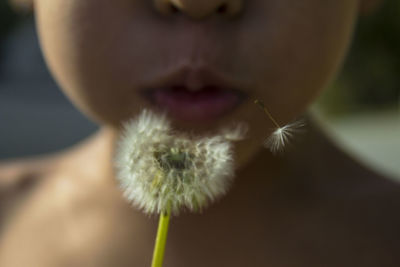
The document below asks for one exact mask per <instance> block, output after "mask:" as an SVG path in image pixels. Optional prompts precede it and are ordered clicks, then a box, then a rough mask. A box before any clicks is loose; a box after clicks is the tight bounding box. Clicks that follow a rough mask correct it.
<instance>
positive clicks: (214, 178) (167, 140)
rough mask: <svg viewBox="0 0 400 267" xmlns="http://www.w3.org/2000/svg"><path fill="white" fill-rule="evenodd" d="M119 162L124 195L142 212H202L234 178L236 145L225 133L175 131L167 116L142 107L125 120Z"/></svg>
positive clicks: (223, 191)
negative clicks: (195, 134) (200, 134)
mask: <svg viewBox="0 0 400 267" xmlns="http://www.w3.org/2000/svg"><path fill="white" fill-rule="evenodd" d="M231 136H234V137H235V138H236V139H239V134H238V131H236V132H232V135H231ZM115 165H116V169H117V180H118V181H119V183H120V186H121V188H122V190H123V192H124V196H125V198H126V199H127V200H128V201H129V202H130V203H132V204H133V205H135V206H138V207H139V208H140V209H142V210H143V211H144V212H146V213H166V212H167V210H170V211H171V212H172V213H173V214H174V215H177V214H178V213H179V211H180V210H181V209H188V210H190V211H200V210H202V208H204V207H206V206H207V205H208V204H209V203H211V202H212V201H213V200H215V199H216V198H218V197H220V196H222V195H223V194H225V193H226V191H227V189H228V187H229V185H230V183H231V181H232V177H233V157H232V144H231V142H230V141H229V140H228V138H225V135H217V136H212V137H203V138H194V137H192V136H188V135H186V134H183V133H177V132H174V131H173V130H172V128H171V125H170V123H169V121H168V120H167V118H166V117H165V115H155V114H154V113H152V112H150V111H147V110H144V111H143V112H142V113H141V115H140V116H139V117H138V118H137V119H136V120H131V121H130V122H128V123H127V124H126V125H125V127H124V133H123V135H122V138H121V139H120V141H119V144H118V149H117V153H116V157H115Z"/></svg>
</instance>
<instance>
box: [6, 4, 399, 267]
mask: <svg viewBox="0 0 400 267" xmlns="http://www.w3.org/2000/svg"><path fill="white" fill-rule="evenodd" d="M375 2H376V1H374V0H337V1H331V2H326V3H325V2H321V1H320V0H304V1H302V2H301V3H300V2H299V1H294V0H270V1H265V0H252V1H250V0H249V1H237V0H209V1H203V0H201V1H200V0H198V1H197V0H165V1H164V0H160V1H157V0H155V1H144V0H143V1H142V0H129V1H128V0H115V1H105V0H96V1H94V0H86V1H82V0H70V1H64V0H35V1H34V5H35V15H36V19H37V24H38V29H39V33H40V38H41V44H42V48H43V50H44V54H45V56H46V60H47V62H48V64H49V67H50V69H51V71H52V72H53V74H54V76H55V78H56V79H57V81H58V83H59V84H60V86H61V87H62V89H63V90H64V92H65V93H66V94H67V95H68V96H69V97H70V99H71V100H72V101H73V102H74V103H75V104H76V106H77V107H79V108H80V109H81V110H82V112H84V113H85V114H87V115H89V116H90V117H91V118H93V119H94V120H96V121H98V122H99V123H100V124H101V125H102V126H103V127H102V130H101V131H100V132H99V133H98V134H97V135H95V136H93V137H91V138H90V139H88V140H87V141H85V142H83V143H81V144H78V145H77V146H75V147H73V148H71V149H69V150H68V151H63V152H60V153H58V154H55V155H49V156H48V157H44V158H35V159H27V160H21V161H15V162H7V163H2V164H1V165H0V190H1V191H0V197H1V198H2V199H1V205H2V206H1V215H2V217H1V229H0V231H1V232H0V234H1V238H0V267H10V266H12V267H19V266H24V267H25V266H34V267H35V266H40V267H50V266H51V267H54V266H55V267H58V266H60V267H61V266H85V267H86V266H89V267H90V266H96V267H101V266H149V265H150V260H151V254H152V249H153V244H154V237H155V231H156V226H157V218H155V217H148V216H146V215H144V214H142V213H141V212H140V211H138V210H136V209H135V208H132V207H130V206H129V205H128V204H127V203H126V202H125V201H124V200H123V199H122V196H121V192H120V191H119V190H118V187H117V185H116V183H115V180H114V172H113V167H112V155H113V148H114V144H115V141H116V138H117V136H118V135H119V132H120V130H119V125H120V123H121V122H122V121H124V120H126V119H127V118H130V117H131V116H133V115H135V114H137V113H138V112H139V111H140V109H141V108H144V107H145V108H150V109H153V108H154V109H155V108H156V107H154V106H151V105H150V104H149V103H147V102H146V101H145V100H144V99H142V98H141V97H140V94H138V91H139V90H140V89H141V88H142V86H143V85H146V84H147V83H148V82H149V81H150V80H154V79H158V78H159V77H160V75H161V74H162V73H163V71H165V70H176V68H186V69H187V70H188V73H189V74H190V73H194V70H196V68H203V67H210V66H211V67H213V68H215V69H216V70H218V71H219V72H222V73H223V74H224V75H225V76H227V77H230V79H232V80H233V81H234V82H235V84H238V85H240V87H241V88H242V89H243V90H244V91H245V93H247V94H248V96H249V98H248V100H247V101H246V102H244V103H243V104H242V105H241V106H239V107H238V108H237V109H235V110H234V111H233V112H231V113H230V114H227V115H226V116H224V117H222V118H219V119H216V120H215V121H213V122H212V123H210V124H206V125H204V124H203V125H200V126H199V125H198V124H197V123H194V124H193V123H191V122H182V121H178V120H174V121H173V123H174V125H175V126H177V127H178V128H180V129H181V130H188V131H191V130H193V131H196V132H202V131H204V130H210V131H213V130H215V129H216V128H217V127H219V126H223V125H224V123H225V122H227V121H246V122H247V123H248V124H249V126H250V130H251V131H250V134H249V136H248V138H247V139H246V140H244V141H243V142H241V143H239V144H238V145H237V146H236V153H235V156H236V159H237V174H236V179H235V184H234V186H233V188H231V190H230V191H229V194H228V195H227V196H226V197H224V198H222V199H221V200H220V201H219V202H217V203H215V205H213V206H212V207H210V208H209V209H207V210H206V211H205V212H204V213H203V214H201V215H196V214H183V215H182V216H179V217H177V218H173V221H172V224H171V231H170V235H169V239H168V247H167V251H166V259H165V260H166V261H165V266H166V267H168V266H171V267H180V266H182V267H187V266H211V267H213V266H216V267H217V266H218V267H220V266H232V267H235V266H277V267H279V266H298V267H300V266H307V267H309V266H352V267H353V266H399V265H400V257H399V256H398V255H397V254H398V253H397V250H398V248H399V247H400V242H399V241H398V240H400V238H399V237H400V236H399V230H398V225H399V224H400V216H399V215H398V210H399V207H400V194H399V193H400V188H399V185H398V184H397V183H395V182H392V181H390V180H388V179H385V178H383V177H381V176H380V175H378V174H376V173H374V172H373V171H371V170H369V169H367V168H366V167H365V166H362V165H360V164H359V163H357V162H356V161H355V160H353V159H351V158H350V157H349V156H347V155H346V154H345V153H343V152H342V151H340V150H339V149H337V148H336V147H335V145H334V144H333V143H332V142H331V141H329V139H328V138H327V137H326V136H325V135H324V133H323V132H322V131H321V130H320V129H319V128H318V126H317V125H316V124H315V123H314V122H312V121H310V122H309V124H308V125H309V126H308V130H307V131H306V134H304V135H299V136H298V137H297V138H296V143H295V144H294V146H293V148H292V149H289V150H288V151H287V153H286V154H285V155H284V156H283V157H274V156H272V155H271V154H270V153H269V152H268V151H266V150H265V149H263V148H261V146H260V144H261V142H262V141H263V139H264V138H265V137H266V136H267V135H268V134H269V133H270V132H268V131H270V130H268V129H270V128H271V127H272V126H273V124H272V123H271V121H269V120H268V119H267V118H266V116H265V114H263V113H262V111H260V110H259V108H258V107H256V106H255V105H254V103H253V102H252V99H254V98H259V99H262V100H264V102H265V103H266V105H267V106H268V108H269V109H270V110H272V111H273V113H274V117H275V119H276V120H277V121H279V122H280V123H281V124H282V125H283V124H285V123H287V122H289V121H291V120H292V119H293V118H295V117H297V116H299V115H301V114H302V113H304V111H305V110H306V109H307V107H308V106H309V104H310V103H311V102H312V101H313V100H314V99H315V97H316V96H317V95H318V93H319V92H320V91H321V90H322V88H323V87H324V86H325V85H326V84H327V83H328V82H329V81H330V80H331V79H333V78H334V74H335V73H336V72H337V70H338V68H339V66H340V64H341V62H342V60H343V58H344V55H345V52H346V50H347V47H348V44H349V42H350V39H351V35H352V31H353V27H354V24H355V21H356V17H357V15H358V14H359V13H360V12H361V11H362V10H368V9H369V8H370V7H371V6H373V5H374V3H375ZM165 3H167V4H168V3H174V4H176V5H178V6H179V7H180V13H177V14H176V13H174V14H170V13H168V12H167V13H166V12H165V8H166V6H165V5H164V4H165ZM223 3H225V4H227V6H228V8H227V9H226V12H227V14H223V15H226V17H230V18H232V17H231V16H235V14H236V13H237V11H238V10H237V9H236V8H239V6H240V5H237V4H238V3H241V4H242V5H241V7H242V8H243V10H246V12H245V13H244V14H245V15H243V16H242V17H240V18H237V20H233V21H231V20H225V18H226V17H224V18H222V15H221V13H218V14H219V15H217V14H216V13H213V12H216V11H215V10H217V9H216V8H217V7H218V6H219V5H220V4H223ZM152 4H154V5H152ZM230 8H232V9H230ZM231 11H232V14H231V13H230V12H231ZM239 11H240V10H239ZM222 13H223V12H222ZM170 16H171V17H170ZM174 16H177V17H174ZM188 18H195V19H196V20H191V19H188ZM144 25H145V27H143V26H144ZM143 29H146V30H145V31H144V30H143ZM143 36H145V38H143ZM144 39H145V40H146V42H143V40H144ZM116 40H118V42H116ZM161 42H162V45H160V44H161ZM228 44H230V45H228ZM232 44H235V45H232ZM255 48H257V49H255ZM272 66H273V67H272ZM174 68H175V69H174ZM193 77H194V76H190V75H189V79H192V78H193ZM195 78H196V77H195ZM191 82H193V80H192V81H191ZM195 82H196V81H195Z"/></svg>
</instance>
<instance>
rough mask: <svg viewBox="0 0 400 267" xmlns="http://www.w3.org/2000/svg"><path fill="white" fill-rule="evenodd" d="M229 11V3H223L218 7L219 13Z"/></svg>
mask: <svg viewBox="0 0 400 267" xmlns="http://www.w3.org/2000/svg"><path fill="white" fill-rule="evenodd" d="M227 11H228V5H227V4H221V5H220V6H219V7H218V8H217V13H219V14H224V13H226V12H227Z"/></svg>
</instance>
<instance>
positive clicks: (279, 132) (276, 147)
mask: <svg viewBox="0 0 400 267" xmlns="http://www.w3.org/2000/svg"><path fill="white" fill-rule="evenodd" d="M255 104H257V105H259V106H260V107H261V108H262V109H263V110H264V112H265V114H267V116H268V117H269V119H270V120H271V121H272V123H273V124H274V125H275V126H276V129H275V131H274V132H273V133H272V134H271V135H270V136H269V137H268V138H267V140H265V142H264V146H265V147H266V148H268V149H269V150H270V151H271V152H272V153H273V154H278V153H281V152H283V150H284V148H285V147H286V146H287V145H288V144H289V143H290V140H291V139H292V138H293V136H294V134H295V133H297V132H300V131H302V130H303V127H304V126H305V122H304V121H303V120H297V121H295V122H292V123H289V124H286V125H285V126H283V127H281V126H280V125H279V124H278V123H277V122H276V120H275V119H274V118H273V117H272V115H271V113H270V112H269V111H268V109H267V108H266V107H265V105H264V103H263V102H261V101H260V100H256V101H255Z"/></svg>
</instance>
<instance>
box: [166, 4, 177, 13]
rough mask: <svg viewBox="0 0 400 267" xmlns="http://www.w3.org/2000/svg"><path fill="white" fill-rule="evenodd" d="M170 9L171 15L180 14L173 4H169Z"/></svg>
mask: <svg viewBox="0 0 400 267" xmlns="http://www.w3.org/2000/svg"><path fill="white" fill-rule="evenodd" d="M168 9H169V11H170V12H171V13H178V12H179V9H178V8H177V7H176V6H175V5H174V4H172V3H169V4H168Z"/></svg>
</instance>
